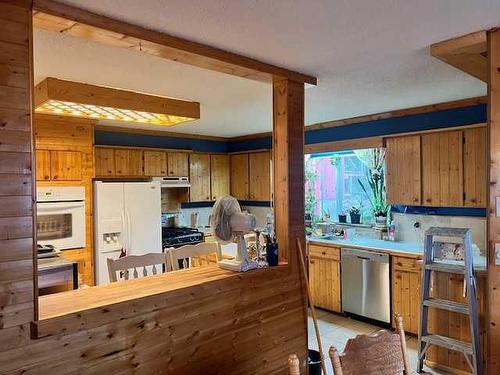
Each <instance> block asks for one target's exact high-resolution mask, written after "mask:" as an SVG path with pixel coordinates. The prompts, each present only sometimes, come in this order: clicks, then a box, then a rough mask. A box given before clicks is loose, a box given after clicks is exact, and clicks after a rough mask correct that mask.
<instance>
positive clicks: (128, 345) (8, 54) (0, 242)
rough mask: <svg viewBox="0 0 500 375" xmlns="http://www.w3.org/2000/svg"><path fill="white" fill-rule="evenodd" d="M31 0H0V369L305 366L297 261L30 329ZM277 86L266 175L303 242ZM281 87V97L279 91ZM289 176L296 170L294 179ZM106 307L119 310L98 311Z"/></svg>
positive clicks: (299, 195) (293, 125)
mask: <svg viewBox="0 0 500 375" xmlns="http://www.w3.org/2000/svg"><path fill="white" fill-rule="evenodd" d="M31 7H32V4H31V1H28V0H26V1H21V0H20V1H17V2H15V1H10V0H0V21H1V22H0V373H1V374H20V373H24V374H40V373H47V374H49V373H50V374H68V373H78V374H96V373H98V374H107V373H109V374H118V373H120V374H128V373H139V374H141V373H142V374H150V373H158V374H163V373H165V374H166V373H170V374H215V373H223V374H251V373H259V374H267V373H269V374H270V373H272V374H287V373H288V367H287V358H288V355H289V354H291V353H297V354H298V355H299V358H300V359H301V364H302V371H305V370H306V369H305V357H306V349H307V316H306V305H305V298H304V290H303V287H302V283H301V280H302V279H301V278H300V277H299V273H298V268H297V267H289V266H287V265H284V266H278V267H277V268H276V269H273V270H261V271H253V272H250V273H246V274H243V275H233V276H232V277H231V280H225V279H220V280H219V279H217V278H212V279H206V280H202V281H201V282H199V283H195V284H193V285H189V283H187V284H186V283H184V284H183V283H181V284H182V285H181V287H180V288H179V289H178V290H176V291H174V292H171V293H166V292H153V293H152V294H154V295H152V294H150V295H149V296H146V297H142V298H138V299H134V300H133V301H132V302H130V303H127V302H123V303H122V304H118V306H117V304H112V305H107V306H102V307H99V308H97V309H93V310H86V311H87V313H85V312H83V311H82V312H77V313H75V314H70V315H68V316H67V317H66V320H65V324H67V325H66V326H65V327H66V328H65V329H59V330H58V331H57V332H54V331H52V332H48V333H47V332H46V333H47V334H46V335H44V337H41V336H39V332H38V331H37V328H38V327H39V324H41V323H38V324H35V323H33V322H35V321H36V320H37V317H36V316H35V315H36V314H35V312H36V311H38V310H37V308H36V301H37V298H36V293H35V290H36V287H34V284H36V277H35V275H34V268H35V267H34V264H35V263H36V260H35V259H34V254H35V251H34V247H33V245H34V235H35V233H34V228H33V218H34V217H35V212H34V196H33V192H34V178H33V177H34V176H33V165H35V164H34V163H33V153H32V150H33V136H32V121H31V113H32V102H31V95H32V68H33V64H32V60H31V56H32V52H31V51H32V46H31V42H32V13H31ZM283 85H284V86H281V87H284V88H285V89H286V90H285V91H281V94H280V95H281V96H280V99H279V100H280V103H282V104H283V105H285V107H282V108H285V109H284V110H286V111H287V113H284V116H282V117H281V120H280V123H279V127H278V128H279V129H280V131H281V132H283V134H284V137H283V138H280V139H277V140H276V144H275V147H276V148H277V149H278V150H280V155H281V156H280V157H281V163H280V164H279V165H278V166H277V167H276V170H275V175H277V176H278V177H280V176H281V177H280V180H281V181H284V182H285V183H283V184H282V185H281V189H282V192H281V194H282V195H281V196H282V197H283V198H286V199H287V203H288V204H289V205H290V206H288V205H284V206H283V210H282V212H281V216H280V218H281V220H282V221H281V223H282V224H279V223H278V225H282V226H283V225H284V224H285V223H289V224H290V229H288V227H287V228H282V229H285V230H288V233H289V234H291V235H294V236H300V237H301V238H300V239H301V241H302V242H303V241H304V238H303V236H304V223H303V219H302V218H303V192H302V191H300V190H297V191H294V190H291V189H293V188H294V186H295V185H294V184H296V185H297V186H299V185H301V186H303V181H302V180H301V178H302V177H300V176H303V161H302V158H303V156H302V149H301V147H299V148H298V149H297V150H296V151H295V152H293V153H290V154H288V155H287V154H286V151H287V142H288V139H290V140H292V144H293V145H299V144H302V140H303V111H304V101H303V99H304V97H303V92H304V87H303V84H299V83H293V84H292V85H288V84H287V83H286V81H283ZM290 89H293V90H292V92H293V97H291V98H288V99H287V98H286V96H287V94H288V91H287V90H290ZM283 95H284V96H283ZM282 115H283V113H282ZM275 117H276V116H275ZM289 175H292V176H295V175H296V176H299V177H300V178H299V177H298V180H296V181H295V182H294V181H292V180H288V176H289ZM301 213H302V216H300V215H301ZM280 233H285V231H284V230H282V231H281V232H280ZM288 242H289V243H292V245H291V246H292V248H291V249H286V246H283V248H281V251H282V252H283V253H284V254H286V256H285V257H284V258H287V259H289V260H290V261H292V262H294V263H295V264H296V263H297V262H296V252H295V251H294V250H295V249H294V248H293V239H289V241H288ZM288 250H289V251H288ZM179 272H180V273H179V275H184V274H183V273H182V272H183V271H179ZM132 289H133V288H132ZM83 291H84V290H82V291H77V292H83ZM132 291H133V290H131V292H132ZM69 293H71V292H69ZM71 296H72V295H71ZM71 296H70V297H71ZM66 303H67V304H68V305H71V303H72V301H71V299H68V300H67V302H66ZM117 308H118V309H119V311H121V312H123V313H121V314H119V315H118V316H116V317H115V318H114V319H111V320H109V318H107V317H108V316H110V315H109V314H111V311H117V310H116V309H117ZM120 309H122V310H120ZM88 311H90V312H88ZM52 319H57V318H52ZM51 323H53V324H55V325H56V326H57V327H58V328H61V327H63V326H62V325H61V324H59V325H58V324H57V323H61V322H60V321H59V320H51V319H50V318H49V319H47V320H44V324H45V325H44V326H45V327H47V325H50V324H51Z"/></svg>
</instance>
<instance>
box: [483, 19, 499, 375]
mask: <svg viewBox="0 0 500 375" xmlns="http://www.w3.org/2000/svg"><path fill="white" fill-rule="evenodd" d="M488 57H489V62H488V72H489V81H488V112H489V113H488V117H489V121H488V133H489V155H490V190H489V192H490V195H489V196H490V205H489V207H490V209H489V215H488V244H489V247H488V248H489V253H488V288H487V293H488V295H487V314H488V315H487V319H488V326H487V330H488V340H487V349H488V355H487V357H486V358H487V364H486V365H487V371H488V373H489V374H500V266H498V265H495V244H500V218H499V217H497V215H500V212H497V211H496V198H497V197H500V30H498V29H497V30H492V31H490V32H489V34H488Z"/></svg>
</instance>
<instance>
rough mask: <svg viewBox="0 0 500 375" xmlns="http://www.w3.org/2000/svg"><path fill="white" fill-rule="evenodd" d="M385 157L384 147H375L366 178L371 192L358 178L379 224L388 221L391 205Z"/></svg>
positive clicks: (383, 224) (381, 224)
mask: <svg viewBox="0 0 500 375" xmlns="http://www.w3.org/2000/svg"><path fill="white" fill-rule="evenodd" d="M384 158H385V152H384V150H383V149H373V155H372V160H371V163H370V165H369V168H368V172H367V176H366V179H367V181H368V185H369V186H370V189H371V192H370V193H369V192H368V189H367V187H366V186H365V184H364V183H363V182H362V181H361V180H360V179H358V183H359V185H360V186H361V189H363V191H364V192H365V194H366V195H367V197H368V199H369V201H370V204H371V206H372V211H373V216H374V217H375V223H376V225H377V226H385V225H386V222H387V212H388V211H389V206H388V205H387V200H386V189H385V178H384Z"/></svg>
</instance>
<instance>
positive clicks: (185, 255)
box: [167, 242, 220, 270]
mask: <svg viewBox="0 0 500 375" xmlns="http://www.w3.org/2000/svg"><path fill="white" fill-rule="evenodd" d="M167 254H169V256H170V264H171V265H172V269H173V270H179V269H180V268H181V267H180V265H181V264H182V267H183V268H192V267H200V266H203V265H209V264H211V263H212V264H213V263H214V262H217V260H218V259H219V257H220V255H219V247H218V245H217V243H216V242H202V243H199V244H197V245H184V246H182V247H179V248H177V249H174V248H170V249H168V250H167ZM179 263H180V264H179Z"/></svg>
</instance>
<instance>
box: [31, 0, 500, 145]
mask: <svg viewBox="0 0 500 375" xmlns="http://www.w3.org/2000/svg"><path fill="white" fill-rule="evenodd" d="M64 2H66V3H70V4H73V5H76V6H80V7H82V8H86V9H88V10H91V11H94V12H97V13H101V14H104V15H108V16H111V17H114V18H117V19H121V20H124V21H129V22H133V23H136V24H139V25H142V26H145V27H148V28H151V29H155V30H159V31H165V32H168V33H170V34H174V35H177V36H181V37H185V38H187V39H191V40H195V41H199V42H203V43H206V44H209V45H213V46H216V47H220V48H223V49H227V50H229V51H233V52H237V53H241V54H245V55H247V56H250V57H254V58H257V59H260V60H262V61H265V62H269V63H273V64H276V65H280V66H283V67H287V68H290V69H293V70H297V71H299V72H303V73H308V74H311V75H315V76H317V77H318V79H319V85H318V86H317V87H308V88H307V90H306V124H307V125H310V124H313V123H317V122H323V121H329V120H335V119H341V118H349V117H354V116H360V115H365V114H370V113H376V112H382V111H388V110H394V109H401V108H407V107H414V106H419V105H425V104H432V103H437V102H444V101H450V100H455V99H463V98H468V97H474V96H480V95H485V94H486V85H485V84H484V83H482V82H480V81H478V80H476V79H475V78H472V77H470V76H468V75H466V74H465V73H462V72H460V71H458V70H455V69H454V68H452V67H450V66H448V65H446V64H444V63H442V62H440V61H438V60H436V59H435V58H433V57H431V56H430V55H429V51H428V47H429V45H430V44H432V43H434V42H438V41H441V40H444V39H448V38H451V37H454V36H459V35H463V34H466V33H469V32H474V31H477V30H481V29H487V28H491V27H494V26H500V16H499V15H500V1H498V0H474V1H473V0H420V1H412V0H378V1H372V0H295V1H289V0H272V1H264V0H239V1H231V0H189V1H185V0H142V1H140V2H139V1H136V0H120V1H117V0H86V1H85V2H82V1H78V0H65V1H64ZM46 76H53V77H57V78H62V79H72V80H76V81H81V82H88V83H93V84H102V85H107V86H114V87H118V88H125V89H131V90H137V91H142V92H147V93H152V94H159V95H165V96H172V97H178V98H182V99H188V100H195V101H199V102H200V103H201V111H202V112H201V116H202V118H201V120H199V121H196V122H192V123H186V124H184V125H179V126H177V127H174V128H168V129H166V130H169V131H178V132H185V133H197V134H208V135H219V136H237V135H244V134H252V133H258V132H263V131H269V130H271V127H272V108H271V87H270V85H266V84H262V83H259V82H254V81H249V80H245V79H241V78H237V77H232V76H226V75H224V74H220V73H214V72H210V71H206V70H201V69H198V68H194V67H190V66H186V65H181V64H178V63H174V62H170V61H166V60H163V59H160V58H156V57H152V56H147V55H143V54H140V53H136V52H132V51H128V50H123V49H114V48H111V47H107V46H102V45H98V44H93V43H88V42H86V41H82V40H76V39H73V38H70V37H66V36H63V35H57V34H53V33H49V32H45V31H37V32H36V33H35V79H36V80H41V79H43V78H45V77H46ZM141 126H142V125H141Z"/></svg>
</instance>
